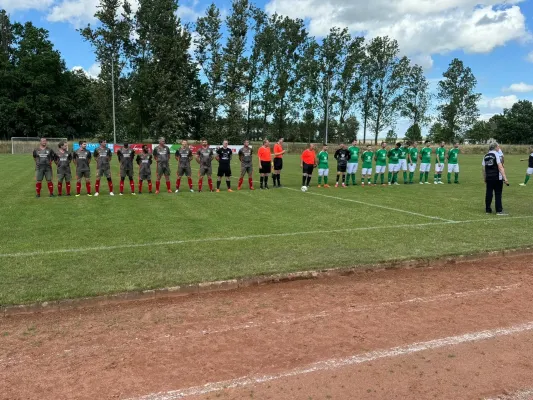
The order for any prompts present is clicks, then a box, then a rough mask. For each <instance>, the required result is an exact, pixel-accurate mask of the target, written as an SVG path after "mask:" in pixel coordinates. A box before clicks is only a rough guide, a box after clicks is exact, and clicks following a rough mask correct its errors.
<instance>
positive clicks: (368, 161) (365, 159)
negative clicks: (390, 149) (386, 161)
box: [361, 150, 374, 168]
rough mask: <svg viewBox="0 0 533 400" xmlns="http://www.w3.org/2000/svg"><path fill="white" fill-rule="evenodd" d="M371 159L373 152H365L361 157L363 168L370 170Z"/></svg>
mask: <svg viewBox="0 0 533 400" xmlns="http://www.w3.org/2000/svg"><path fill="white" fill-rule="evenodd" d="M372 157H374V152H373V151H368V150H367V151H365V152H364V153H363V155H362V156H361V158H362V160H363V168H372Z"/></svg>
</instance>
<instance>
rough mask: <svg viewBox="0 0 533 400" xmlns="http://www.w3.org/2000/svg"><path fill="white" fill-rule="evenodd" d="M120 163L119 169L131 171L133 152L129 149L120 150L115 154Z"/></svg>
mask: <svg viewBox="0 0 533 400" xmlns="http://www.w3.org/2000/svg"><path fill="white" fill-rule="evenodd" d="M117 156H118V159H119V161H120V168H122V169H124V170H132V169H133V159H134V158H135V151H134V150H133V149H130V148H127V149H126V148H122V149H120V150H119V151H118V152H117Z"/></svg>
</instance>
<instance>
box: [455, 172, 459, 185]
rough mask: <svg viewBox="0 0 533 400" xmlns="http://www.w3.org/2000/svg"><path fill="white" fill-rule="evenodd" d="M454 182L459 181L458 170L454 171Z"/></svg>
mask: <svg viewBox="0 0 533 400" xmlns="http://www.w3.org/2000/svg"><path fill="white" fill-rule="evenodd" d="M455 183H459V172H456V173H455Z"/></svg>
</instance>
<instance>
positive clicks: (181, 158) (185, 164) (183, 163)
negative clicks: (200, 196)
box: [175, 140, 194, 193]
mask: <svg viewBox="0 0 533 400" xmlns="http://www.w3.org/2000/svg"><path fill="white" fill-rule="evenodd" d="M175 157H176V161H177V162H178V173H177V175H178V179H177V180H176V193H179V191H180V185H181V178H182V177H183V175H187V182H188V183H189V191H190V192H191V193H193V192H194V190H193V188H192V173H191V160H192V151H191V149H190V147H189V142H187V141H186V140H182V141H181V148H180V149H179V150H176V154H175Z"/></svg>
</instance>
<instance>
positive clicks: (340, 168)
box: [337, 165, 347, 173]
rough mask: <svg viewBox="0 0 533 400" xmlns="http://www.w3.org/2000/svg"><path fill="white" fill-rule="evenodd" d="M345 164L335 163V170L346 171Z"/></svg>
mask: <svg viewBox="0 0 533 400" xmlns="http://www.w3.org/2000/svg"><path fill="white" fill-rule="evenodd" d="M346 167H347V165H337V172H343V173H344V172H346Z"/></svg>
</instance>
